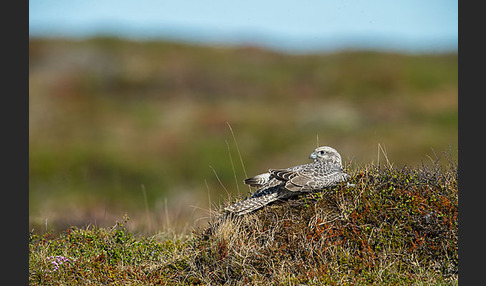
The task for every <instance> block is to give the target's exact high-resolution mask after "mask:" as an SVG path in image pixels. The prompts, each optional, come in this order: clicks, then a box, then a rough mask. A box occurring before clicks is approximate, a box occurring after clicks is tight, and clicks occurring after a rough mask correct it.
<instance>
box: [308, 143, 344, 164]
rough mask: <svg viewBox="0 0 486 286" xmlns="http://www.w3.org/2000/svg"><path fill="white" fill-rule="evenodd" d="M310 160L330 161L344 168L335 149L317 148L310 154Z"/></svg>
mask: <svg viewBox="0 0 486 286" xmlns="http://www.w3.org/2000/svg"><path fill="white" fill-rule="evenodd" d="M309 158H310V159H313V160H314V162H315V161H317V160H319V161H330V162H333V163H334V164H338V165H339V166H342V163H341V155H339V153H338V151H336V150H335V149H334V148H331V147H329V146H321V147H317V148H316V150H314V152H312V153H311V154H310V156H309Z"/></svg>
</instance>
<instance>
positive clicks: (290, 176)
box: [269, 169, 317, 192]
mask: <svg viewBox="0 0 486 286" xmlns="http://www.w3.org/2000/svg"><path fill="white" fill-rule="evenodd" d="M269 172H270V174H272V175H273V176H274V177H275V178H277V179H279V180H282V181H285V188H286V189H287V190H289V191H292V192H301V191H302V192H305V191H310V190H311V189H313V188H314V187H315V186H316V185H317V182H316V181H315V180H314V179H313V178H312V176H310V175H308V174H307V172H303V171H292V170H288V169H287V170H274V169H270V170H269Z"/></svg>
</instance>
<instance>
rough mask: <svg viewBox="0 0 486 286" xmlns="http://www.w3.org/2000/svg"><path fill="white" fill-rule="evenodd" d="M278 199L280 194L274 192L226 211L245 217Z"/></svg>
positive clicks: (237, 204)
mask: <svg viewBox="0 0 486 286" xmlns="http://www.w3.org/2000/svg"><path fill="white" fill-rule="evenodd" d="M278 198H279V194H278V193H277V192H273V193H270V194H266V195H262V196H259V197H252V198H248V199H246V200H243V201H241V202H239V203H236V204H233V205H231V206H229V207H227V208H225V210H227V211H229V212H232V213H234V214H237V215H244V214H247V213H250V212H252V211H255V210H257V209H259V208H261V207H263V206H266V205H268V204H269V203H271V202H273V201H276V200H278Z"/></svg>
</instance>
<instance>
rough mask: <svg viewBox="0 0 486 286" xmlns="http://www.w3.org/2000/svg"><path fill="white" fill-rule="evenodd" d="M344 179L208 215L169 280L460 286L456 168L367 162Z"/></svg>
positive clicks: (217, 282)
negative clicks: (253, 207) (238, 212)
mask: <svg viewBox="0 0 486 286" xmlns="http://www.w3.org/2000/svg"><path fill="white" fill-rule="evenodd" d="M350 183H352V184H355V186H354V187H346V185H344V184H343V185H340V186H338V187H335V188H333V189H331V190H327V191H325V192H322V193H314V194H308V195H305V196H301V197H299V198H297V199H291V200H288V201H281V202H277V203H274V204H272V205H269V206H267V207H264V208H263V209H261V210H259V211H256V212H255V213H252V214H249V215H246V216H243V217H234V216H232V215H228V214H221V215H219V216H216V217H214V218H213V219H212V220H211V221H210V223H209V226H208V228H206V229H204V230H201V231H198V232H196V233H195V238H194V240H193V241H192V244H191V250H190V254H189V255H188V256H187V257H186V259H185V261H184V264H185V268H184V270H183V271H181V272H179V274H180V275H179V276H178V275H175V277H174V279H176V280H174V281H180V282H183V281H185V282H188V281H192V282H191V283H195V282H200V283H210V284H213V283H216V284H239V283H252V284H260V283H263V284H265V283H269V282H271V283H306V284H314V283H315V284H322V283H324V284H343V283H344V284H348V283H352V284H355V283H357V284H368V283H372V284H378V283H386V284H389V283H393V284H397V283H398V284H410V283H418V284H422V283H426V284H429V283H446V284H457V276H458V252H457V240H458V232H457V230H458V218H457V212H458V198H457V167H456V165H454V164H450V165H449V166H447V167H444V166H441V165H439V164H435V165H433V166H432V167H430V166H425V165H424V166H423V167H422V168H419V169H413V168H407V167H403V168H392V167H389V168H379V167H376V166H371V167H366V168H364V170H361V171H357V172H356V173H355V174H353V176H352V179H351V180H350ZM188 279H189V280H188Z"/></svg>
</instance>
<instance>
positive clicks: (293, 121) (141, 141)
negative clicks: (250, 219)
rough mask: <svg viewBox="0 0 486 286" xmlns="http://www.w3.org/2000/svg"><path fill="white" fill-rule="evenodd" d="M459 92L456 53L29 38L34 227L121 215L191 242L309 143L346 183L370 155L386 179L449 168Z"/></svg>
mask: <svg viewBox="0 0 486 286" xmlns="http://www.w3.org/2000/svg"><path fill="white" fill-rule="evenodd" d="M457 86H458V58H457V54H456V53H454V54H429V55H426V54H424V55H411V54H396V53H378V52H360V51H342V52H336V53H328V54H315V55H292V54H281V53H276V52H272V51H266V50H262V49H258V48H253V47H240V48H228V47H222V46H220V47H205V46H194V45H183V44H175V43H168V42H155V41H154V42H151V41H128V40H120V39H116V38H91V39H86V40H79V41H75V40H64V39H30V43H29V224H30V228H31V230H32V229H33V230H34V231H36V232H44V231H51V230H54V231H58V230H63V229H65V228H66V227H68V226H70V225H78V226H86V225H90V224H91V225H100V226H111V225H113V224H114V222H115V221H117V220H118V221H120V220H121V219H122V216H123V215H124V214H125V213H126V214H128V216H129V217H130V218H131V219H130V221H129V224H128V227H131V228H133V229H134V230H136V231H140V232H144V233H157V232H161V231H167V230H173V231H179V232H182V233H184V232H188V231H190V230H191V229H192V228H193V227H197V226H199V225H201V224H203V223H204V222H205V220H206V219H207V218H208V216H209V215H210V214H209V212H208V211H209V209H210V208H213V209H214V208H217V207H219V206H220V205H221V204H223V203H225V202H227V201H228V200H229V199H230V198H233V199H234V198H235V196H238V195H241V196H245V195H247V194H248V193H249V189H248V187H247V186H244V185H243V183H242V181H243V179H244V178H245V171H246V173H247V175H248V176H251V175H256V174H259V173H261V172H265V171H267V170H268V169H269V168H285V167H289V166H292V165H297V164H304V163H307V162H309V160H308V155H309V154H310V153H311V152H312V150H313V149H314V148H315V147H316V145H317V140H318V141H319V144H320V145H329V146H332V147H334V148H336V149H337V150H338V151H339V152H340V153H341V155H342V157H343V161H344V162H345V164H346V165H347V166H349V168H350V169H351V170H354V169H357V168H359V167H360V166H364V165H367V164H371V163H377V162H378V160H381V161H380V163H382V162H383V161H384V157H383V154H381V159H378V158H379V153H378V144H380V145H381V146H382V147H383V148H384V149H385V150H386V155H387V157H388V159H389V161H390V162H392V163H393V164H394V165H396V166H400V165H411V166H420V164H421V162H422V161H430V158H434V157H435V155H434V153H435V154H437V155H440V154H441V153H442V152H447V153H449V154H451V155H452V157H453V158H454V159H457V140H458V137H457V134H458V133H457V123H458V117H457ZM229 125H230V126H231V127H232V129H233V131H234V136H235V138H236V140H237V144H238V147H239V150H240V152H241V158H242V160H243V163H244V166H245V169H246V170H244V169H243V167H242V164H241V162H240V159H239V155H238V152H237V148H236V147H237V146H236V144H235V141H234V140H233V136H232V132H231V130H230V128H229ZM232 162H233V164H232ZM216 175H217V176H216ZM218 178H219V180H221V182H222V184H223V185H224V188H223V186H221V184H220V183H219V181H218ZM235 179H236V180H235Z"/></svg>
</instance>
